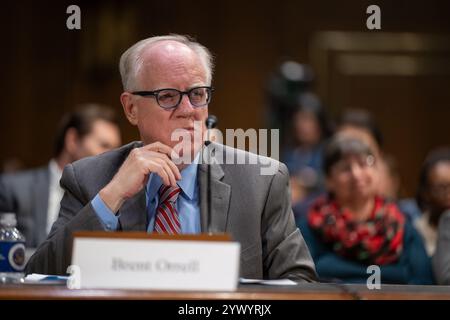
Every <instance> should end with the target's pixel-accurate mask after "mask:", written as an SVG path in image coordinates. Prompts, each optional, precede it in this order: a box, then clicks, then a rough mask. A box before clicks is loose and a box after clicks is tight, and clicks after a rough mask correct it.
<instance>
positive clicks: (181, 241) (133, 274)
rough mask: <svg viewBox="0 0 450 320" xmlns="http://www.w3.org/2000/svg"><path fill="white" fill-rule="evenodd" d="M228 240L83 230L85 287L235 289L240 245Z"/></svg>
mask: <svg viewBox="0 0 450 320" xmlns="http://www.w3.org/2000/svg"><path fill="white" fill-rule="evenodd" d="M229 239H230V238H229V236H226V235H223V236H214V235H213V236H210V235H180V236H166V235H149V234H147V233H141V232H139V233H138V232H114V233H112V232H78V233H75V234H74V240H73V250H72V266H71V268H72V269H73V268H76V269H77V270H78V271H77V273H78V275H77V276H78V277H79V278H78V281H79V285H80V288H116V289H157V290H215V291H216V290H219V291H233V290H236V288H237V284H238V278H239V255H240V244H239V243H237V242H232V241H230V240H229Z"/></svg>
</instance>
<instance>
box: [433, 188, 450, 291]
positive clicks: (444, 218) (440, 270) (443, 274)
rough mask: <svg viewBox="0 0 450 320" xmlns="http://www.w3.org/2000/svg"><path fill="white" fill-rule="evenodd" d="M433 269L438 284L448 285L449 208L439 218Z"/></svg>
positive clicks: (449, 256) (449, 260)
mask: <svg viewBox="0 0 450 320" xmlns="http://www.w3.org/2000/svg"><path fill="white" fill-rule="evenodd" d="M448 186H449V185H448V184H447V190H448V189H449V188H448ZM447 194H449V192H447ZM433 271H434V276H435V278H436V282H437V283H438V284H443V285H447V286H448V285H450V210H447V211H445V212H444V213H443V214H442V215H441V217H440V218H439V226H438V239H437V245H436V252H435V254H434V256H433Z"/></svg>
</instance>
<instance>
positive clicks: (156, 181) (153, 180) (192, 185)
mask: <svg viewBox="0 0 450 320" xmlns="http://www.w3.org/2000/svg"><path fill="white" fill-rule="evenodd" d="M199 159H200V153H198V154H197V156H196V157H195V159H194V161H193V162H192V163H191V164H190V165H189V166H187V167H186V168H184V170H182V171H181V180H180V181H178V186H179V187H180V188H181V192H180V195H179V196H178V199H177V210H178V216H179V218H180V224H181V232H182V233H200V231H201V226H200V206H199V187H198V182H197V167H198V161H199ZM161 184H162V180H161V178H160V177H159V176H158V175H157V174H154V173H152V174H150V176H149V179H148V183H147V186H146V192H145V194H146V201H147V214H148V215H149V219H148V220H149V224H148V226H147V231H148V232H152V231H153V227H154V224H155V212H156V209H157V208H158V203H159V195H158V190H159V188H160V186H161ZM91 204H92V207H93V208H94V211H95V213H96V214H97V216H98V217H99V219H100V221H101V222H102V223H103V225H104V227H105V229H106V230H109V231H115V230H117V226H118V224H119V217H118V216H116V215H115V214H114V213H113V212H112V211H111V210H110V209H109V208H108V207H107V206H106V204H105V203H104V202H103V200H102V199H101V198H100V195H99V194H97V195H96V196H95V197H94V199H93V200H92V201H91Z"/></svg>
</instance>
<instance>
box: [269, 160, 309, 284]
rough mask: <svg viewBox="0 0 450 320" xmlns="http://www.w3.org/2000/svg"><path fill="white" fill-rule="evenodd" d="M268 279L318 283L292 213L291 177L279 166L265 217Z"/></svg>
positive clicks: (283, 167)
mask: <svg viewBox="0 0 450 320" xmlns="http://www.w3.org/2000/svg"><path fill="white" fill-rule="evenodd" d="M261 228H262V239H263V240H262V241H263V243H262V244H263V264H264V278H265V279H279V278H289V279H292V280H295V281H299V282H304V281H307V282H312V281H316V280H317V275H316V271H315V266H314V262H313V260H312V258H311V255H310V253H309V250H308V247H307V245H306V242H305V240H304V239H303V236H302V234H301V233H300V230H299V229H298V228H297V227H296V225H295V220H294V214H293V212H292V207H291V201H290V192H289V174H288V171H287V168H286V166H285V165H284V164H281V163H280V167H279V170H278V173H277V174H275V175H274V177H273V179H272V182H271V186H270V189H269V193H268V197H267V202H266V205H265V209H264V212H263V217H262V227H261Z"/></svg>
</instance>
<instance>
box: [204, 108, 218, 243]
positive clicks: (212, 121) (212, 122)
mask: <svg viewBox="0 0 450 320" xmlns="http://www.w3.org/2000/svg"><path fill="white" fill-rule="evenodd" d="M205 124H206V129H207V138H206V141H205V146H206V147H208V146H209V145H210V144H211V137H210V129H213V128H215V127H216V125H217V117H216V116H214V115H209V116H208V118H207V119H206V121H205ZM212 152H213V150H208V162H207V164H208V171H207V200H206V202H207V203H206V204H207V215H206V216H207V221H206V226H207V228H206V230H207V232H208V233H210V234H211V233H212V232H211V202H212V195H211V153H212Z"/></svg>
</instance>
